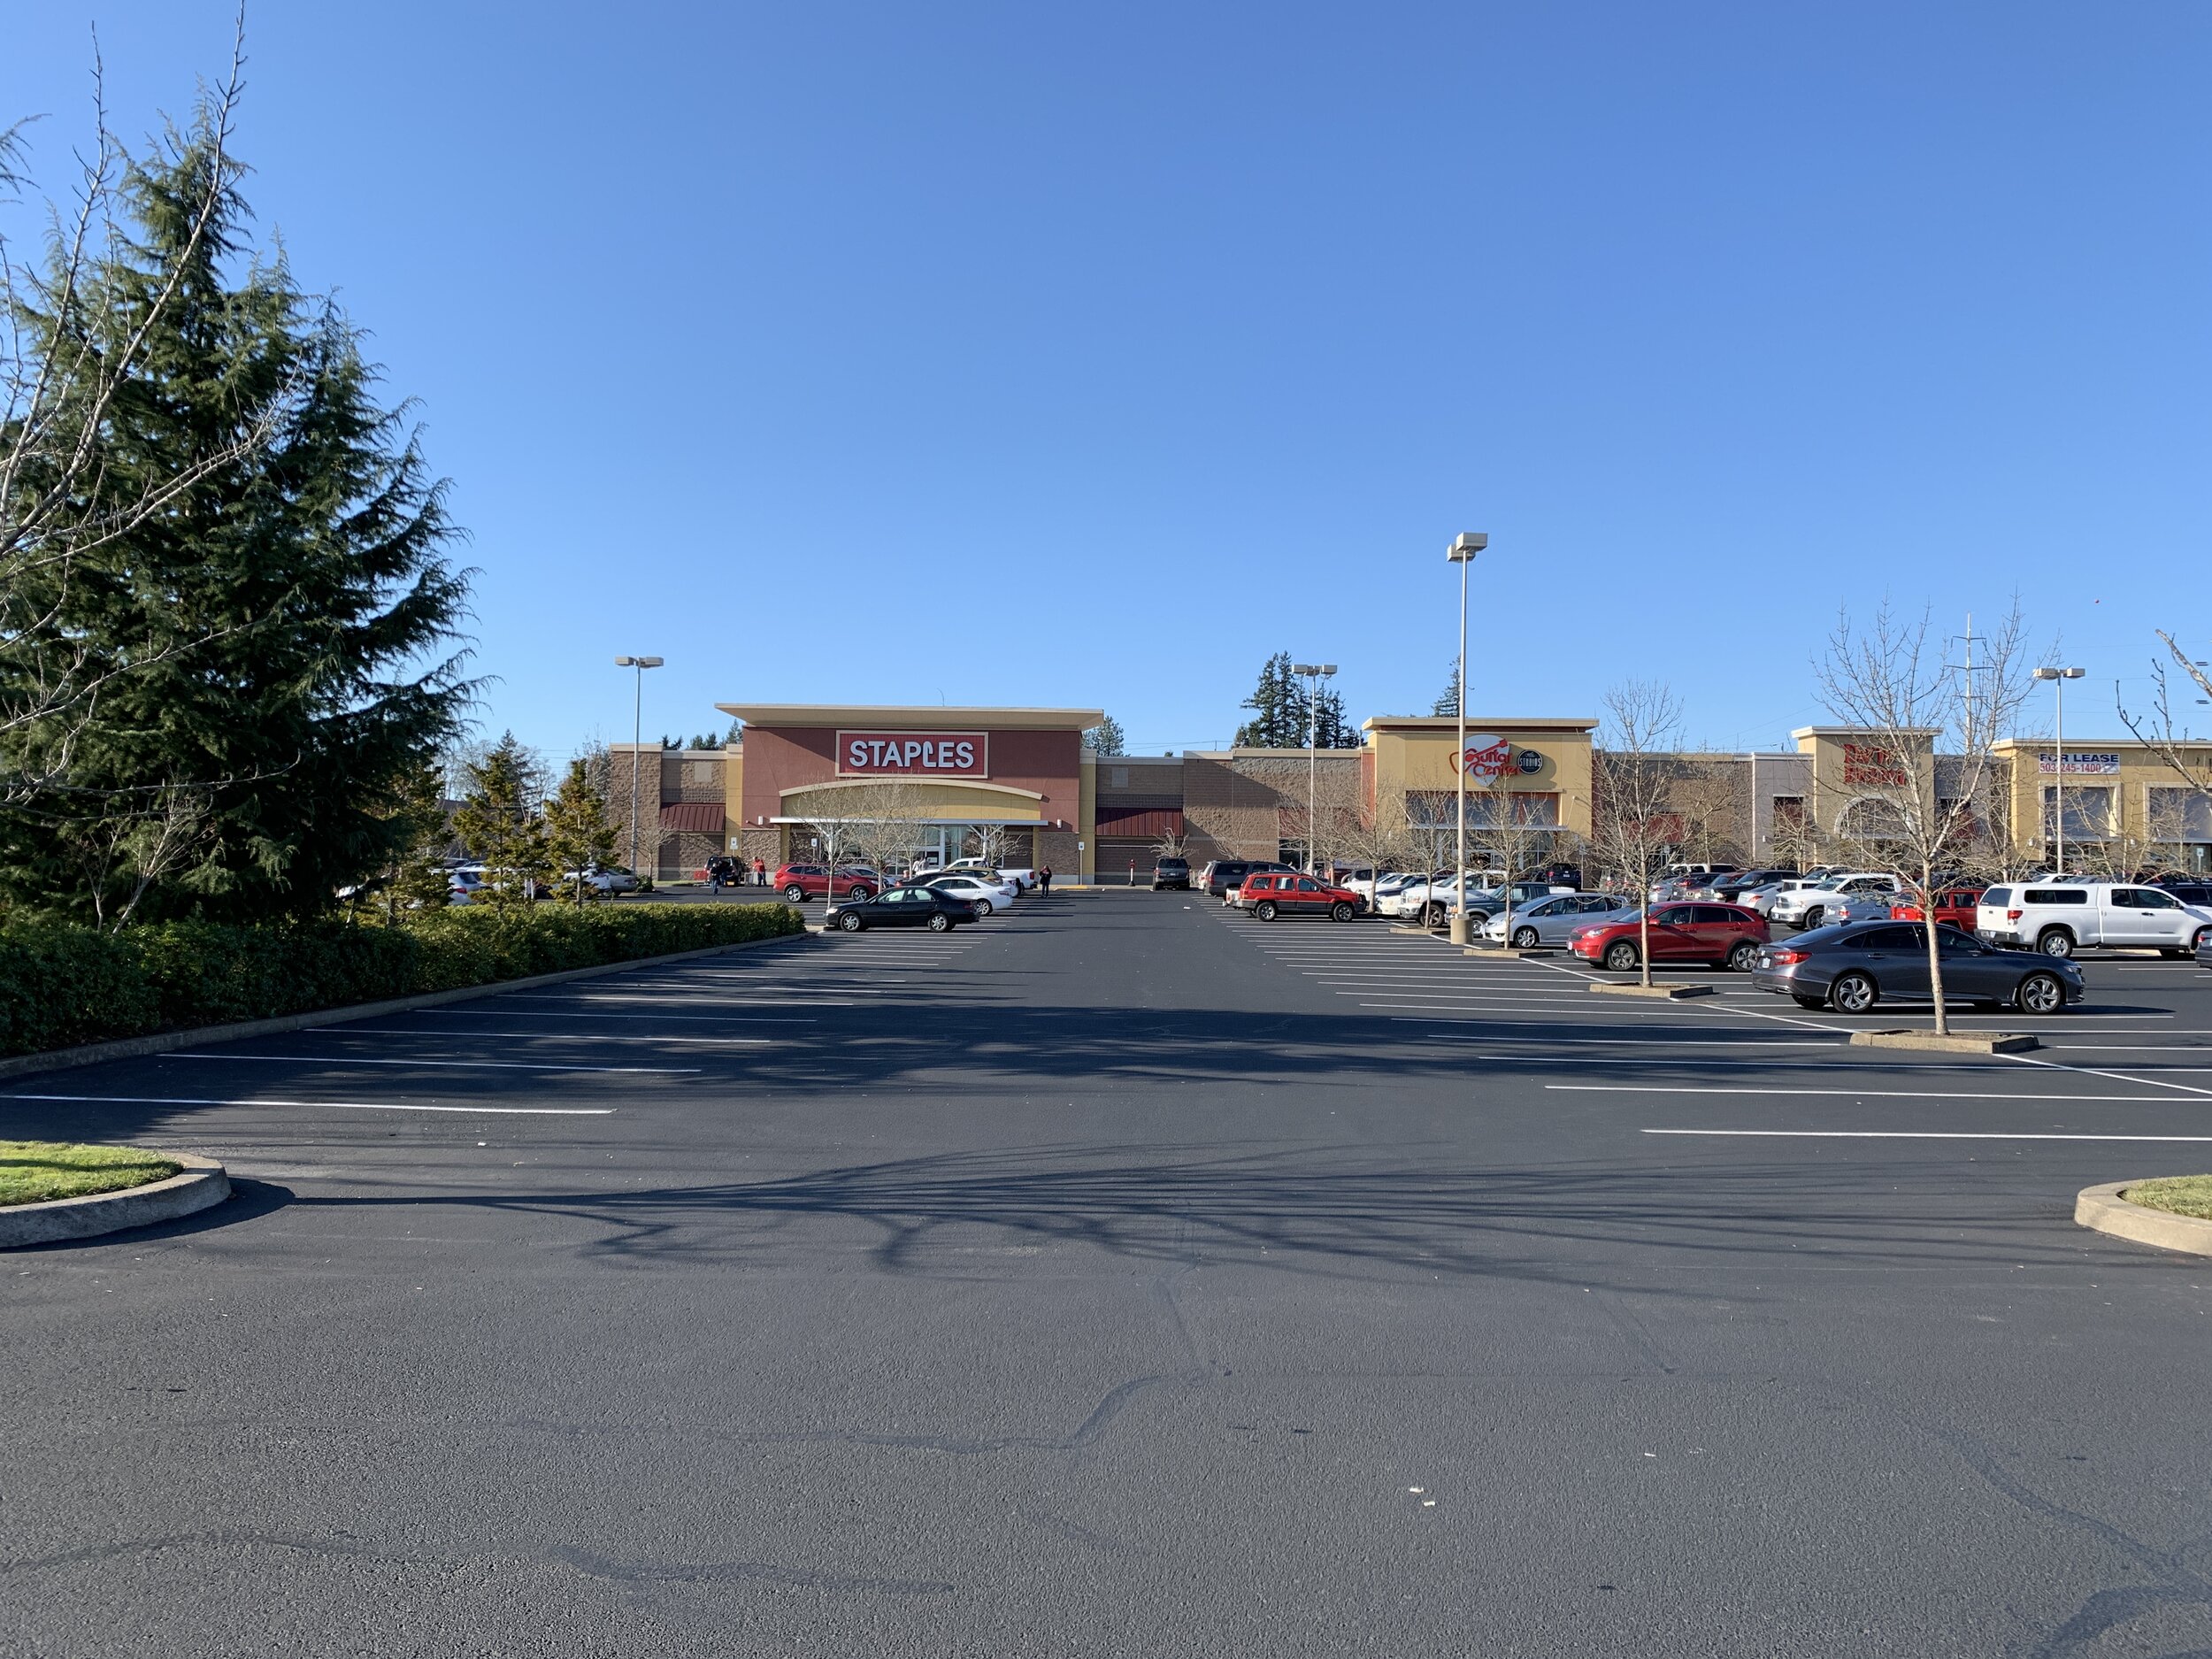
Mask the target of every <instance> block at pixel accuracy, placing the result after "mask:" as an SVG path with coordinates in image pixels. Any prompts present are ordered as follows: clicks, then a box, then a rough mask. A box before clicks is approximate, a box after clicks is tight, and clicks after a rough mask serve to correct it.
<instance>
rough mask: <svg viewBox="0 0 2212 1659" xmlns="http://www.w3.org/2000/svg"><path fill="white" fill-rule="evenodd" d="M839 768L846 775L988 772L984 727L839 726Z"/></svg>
mask: <svg viewBox="0 0 2212 1659" xmlns="http://www.w3.org/2000/svg"><path fill="white" fill-rule="evenodd" d="M837 771H838V774H839V775H840V776H841V777H846V778H907V777H921V778H987V777H989V776H990V773H991V751H990V742H989V740H988V739H987V737H986V736H985V735H984V734H983V733H981V732H840V733H838V734H837Z"/></svg>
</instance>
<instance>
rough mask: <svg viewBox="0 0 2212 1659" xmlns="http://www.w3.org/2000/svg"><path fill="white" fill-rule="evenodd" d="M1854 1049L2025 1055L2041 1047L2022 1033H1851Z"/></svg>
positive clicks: (2026, 1034)
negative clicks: (1904, 1049) (1915, 1049)
mask: <svg viewBox="0 0 2212 1659" xmlns="http://www.w3.org/2000/svg"><path fill="white" fill-rule="evenodd" d="M1851 1046H1852V1047H1853V1048H1924V1049H1927V1050H1929V1051H1930V1052H1932V1053H1935V1054H2025V1053H2026V1052H2027V1051H2028V1050H2029V1049H2031V1048H2041V1047H2042V1046H2043V1045H2042V1044H2041V1043H2040V1042H2039V1041H2036V1040H2035V1039H2034V1038H2033V1037H2032V1036H2030V1035H2029V1034H2028V1033H2025V1032H2002V1031H1947V1032H1943V1033H1936V1032H1932V1031H1855V1032H1853V1033H1851Z"/></svg>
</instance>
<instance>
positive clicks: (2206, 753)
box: [2120, 628, 2212, 864]
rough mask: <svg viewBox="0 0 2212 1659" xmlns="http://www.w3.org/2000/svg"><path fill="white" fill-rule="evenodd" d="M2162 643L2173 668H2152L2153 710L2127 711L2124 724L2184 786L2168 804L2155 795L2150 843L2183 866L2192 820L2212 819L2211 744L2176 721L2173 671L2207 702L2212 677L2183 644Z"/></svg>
mask: <svg viewBox="0 0 2212 1659" xmlns="http://www.w3.org/2000/svg"><path fill="white" fill-rule="evenodd" d="M2158 640H2159V643H2160V644H2162V645H2163V646H2164V647H2165V648H2166V654H2167V656H2168V657H2170V659H2171V662H2170V664H2168V663H2161V662H2154V663H2153V664H2151V683H2152V687H2153V689H2152V694H2151V705H2150V708H2149V709H2148V710H2146V711H2145V712H2143V713H2140V714H2135V713H2131V712H2130V711H2129V710H2127V709H2126V708H2125V707H2122V708H2121V710H2120V721H2121V724H2123V725H2124V726H2126V727H2127V729H2128V731H2129V733H2130V734H2131V735H2132V736H2133V737H2134V738H2135V740H2136V741H2138V742H2139V743H2141V744H2142V745H2143V746H2144V747H2145V748H2147V749H2149V750H2150V751H2151V753H2152V754H2153V755H2154V756H2156V757H2158V759H2159V760H2160V761H2161V762H2162V763H2163V764H2164V765H2165V767H2166V769H2167V770H2168V771H2169V772H2172V773H2173V774H2174V776H2175V777H2176V778H2177V779H2179V780H2180V787H2179V788H2178V789H2177V790H2174V791H2171V792H2170V793H2167V797H2166V798H2165V799H2163V800H2159V799H2158V798H2157V797H2158V795H2159V794H2160V793H2161V792H2157V791H2154V795H2153V798H2154V805H2153V807H2152V809H2151V816H2152V817H2153V818H2154V819H2155V820H2157V821H2156V822H2154V823H2153V824H2152V825H2151V826H2150V836H2151V839H2152V840H2154V841H2170V842H2172V843H2173V844H2174V849H2175V858H2174V862H2175V863H2176V864H2180V863H2181V862H2183V856H2184V855H2183V851H2182V849H2183V848H2184V847H2185V845H2186V841H2187V839H2188V838H2189V821H2190V819H2191V818H2196V819H2197V820H2198V821H2199V822H2200V824H2202V823H2205V822H2206V821H2208V820H2212V739H2206V738H2192V737H2191V736H2190V735H2189V733H2188V728H2187V726H2185V724H2184V723H2183V722H2182V721H2181V720H2180V719H2178V718H2177V717H2176V714H2175V687H2174V686H2173V683H2172V676H2171V672H2170V670H2171V669H2174V668H2177V669H2179V670H2180V671H2181V673H2182V677H2183V678H2184V679H2185V680H2187V681H2188V682H2189V685H2190V686H2191V687H2193V688H2194V689H2195V690H2197V691H2199V692H2201V693H2202V694H2203V697H2204V700H2206V701H2212V674H2208V673H2207V672H2206V665H2205V664H2202V663H2200V662H2198V661H2196V660H2195V659H2194V658H2193V657H2191V656H2190V655H2189V654H2188V653H2187V652H2186V651H2185V650H2183V649H2181V642H2180V641H2178V640H2177V639H2175V638H2174V636H2173V635H2172V634H2169V633H2167V632H2166V631H2165V630H2164V629H2163V628H2161V629H2159V630H2158ZM2181 695H2184V696H2186V695H2188V693H2187V692H2186V691H2184V692H2183V693H2182V694H2181ZM2208 833H2212V831H2208Z"/></svg>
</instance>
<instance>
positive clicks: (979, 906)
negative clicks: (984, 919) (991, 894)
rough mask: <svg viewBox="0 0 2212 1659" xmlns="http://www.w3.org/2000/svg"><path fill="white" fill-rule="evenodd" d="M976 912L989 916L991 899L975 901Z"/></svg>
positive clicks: (979, 914)
mask: <svg viewBox="0 0 2212 1659" xmlns="http://www.w3.org/2000/svg"><path fill="white" fill-rule="evenodd" d="M975 913H976V914H977V915H978V916H988V915H989V914H990V913H991V901H990V900H988V899H978V900H977V901H976V902H975Z"/></svg>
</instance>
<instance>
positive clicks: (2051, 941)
mask: <svg viewBox="0 0 2212 1659" xmlns="http://www.w3.org/2000/svg"><path fill="white" fill-rule="evenodd" d="M2035 948H2036V949H2038V950H2039V951H2041V952H2042V953H2043V954H2044V955H2045V956H2072V955H2073V954H2074V936H2073V934H2071V933H2068V932H2067V931H2066V930H2065V929H2064V928H2063V927H2047V928H2045V929H2044V930H2043V931H2042V932H2041V933H2038V934H2037V935H2036V939H2035Z"/></svg>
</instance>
